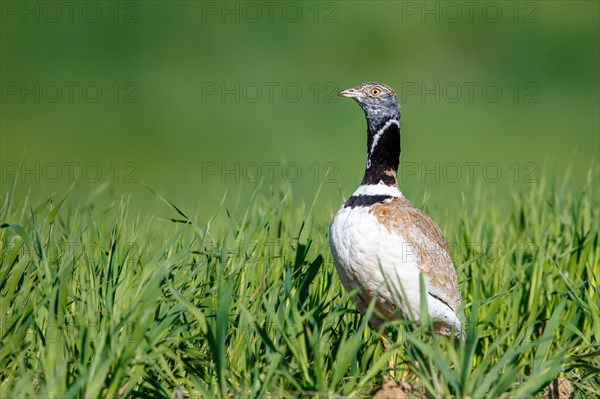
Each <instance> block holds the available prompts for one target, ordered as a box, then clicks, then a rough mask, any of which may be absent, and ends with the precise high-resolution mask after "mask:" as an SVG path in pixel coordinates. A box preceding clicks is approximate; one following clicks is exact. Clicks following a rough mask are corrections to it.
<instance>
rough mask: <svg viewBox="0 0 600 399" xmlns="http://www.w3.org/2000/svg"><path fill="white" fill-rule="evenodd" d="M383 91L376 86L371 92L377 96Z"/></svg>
mask: <svg viewBox="0 0 600 399" xmlns="http://www.w3.org/2000/svg"><path fill="white" fill-rule="evenodd" d="M380 93H381V90H379V89H377V88H375V89H372V90H371V94H372V95H374V96H375V97H377V96H378V95H379V94H380Z"/></svg>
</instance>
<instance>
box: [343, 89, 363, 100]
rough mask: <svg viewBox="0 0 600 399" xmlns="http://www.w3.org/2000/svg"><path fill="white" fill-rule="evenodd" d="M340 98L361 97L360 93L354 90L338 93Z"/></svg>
mask: <svg viewBox="0 0 600 399" xmlns="http://www.w3.org/2000/svg"><path fill="white" fill-rule="evenodd" d="M338 96H340V97H348V98H356V97H358V96H359V92H358V91H356V90H354V89H346V90H342V91H340V92H339V93H338Z"/></svg>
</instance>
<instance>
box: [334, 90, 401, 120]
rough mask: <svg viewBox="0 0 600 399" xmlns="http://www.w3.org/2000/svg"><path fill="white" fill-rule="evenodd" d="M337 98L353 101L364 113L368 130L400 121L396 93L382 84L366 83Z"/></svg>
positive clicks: (343, 92) (341, 93) (340, 93)
mask: <svg viewBox="0 0 600 399" xmlns="http://www.w3.org/2000/svg"><path fill="white" fill-rule="evenodd" d="M338 95H339V96H342V97H348V98H352V99H354V101H356V102H357V103H358V105H360V107H361V108H362V109H363V110H364V111H365V115H366V117H367V123H368V124H369V128H370V129H372V128H376V127H378V126H381V125H383V124H384V123H385V122H387V121H388V120H390V119H395V120H398V121H399V120H400V107H399V105H398V99H397V98H396V93H395V92H394V90H392V89H391V88H390V87H389V86H386V85H384V84H383V83H377V82H367V83H363V84H361V85H358V86H356V87H353V88H351V89H346V90H342V91H341V92H339V93H338Z"/></svg>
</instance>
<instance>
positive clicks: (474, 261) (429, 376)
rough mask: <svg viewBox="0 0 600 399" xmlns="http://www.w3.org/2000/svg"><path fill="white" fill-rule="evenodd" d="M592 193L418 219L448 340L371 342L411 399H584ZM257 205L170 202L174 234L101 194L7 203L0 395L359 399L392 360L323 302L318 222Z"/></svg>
mask: <svg viewBox="0 0 600 399" xmlns="http://www.w3.org/2000/svg"><path fill="white" fill-rule="evenodd" d="M598 178H599V173H598V166H597V165H594V166H592V167H591V168H590V170H589V176H588V178H587V182H588V183H587V184H586V185H585V186H584V188H583V189H581V188H578V187H576V185H575V184H574V183H572V181H571V180H570V179H569V178H565V179H564V180H562V181H556V179H550V178H542V179H541V181H540V183H539V184H536V185H535V187H533V188H532V189H531V190H530V191H528V192H526V193H517V192H515V193H512V194H513V196H512V199H511V200H510V201H509V203H507V204H504V205H499V204H498V203H496V202H495V201H494V197H493V196H492V195H490V194H489V193H486V191H485V190H484V189H483V188H481V189H477V190H475V189H474V190H473V191H472V192H469V193H465V201H464V202H465V205H464V206H463V207H462V208H460V209H446V210H444V209H443V208H441V206H442V205H441V204H437V203H436V202H437V201H436V200H435V199H434V198H431V199H430V200H429V201H428V205H431V206H433V207H434V208H430V207H427V211H428V212H429V213H431V214H432V215H433V216H434V218H435V219H436V220H438V221H439V223H440V225H441V227H442V230H443V231H444V232H445V234H446V237H447V239H448V241H449V242H450V246H451V248H452V252H453V258H454V261H455V264H456V266H457V272H458V276H459V281H460V289H461V292H462V295H463V298H464V300H463V305H464V309H463V312H464V324H465V339H464V340H463V341H461V342H459V343H458V344H456V345H454V344H453V343H451V342H447V341H444V340H440V339H435V338H434V337H431V336H429V335H428V334H427V333H426V332H424V329H423V328H420V327H419V326H414V325H410V324H409V323H407V322H402V321H398V322H394V323H391V324H390V325H389V326H388V328H389V331H390V333H391V336H392V337H394V340H395V344H394V345H393V348H394V350H393V352H394V353H397V355H398V356H397V357H396V366H397V368H398V370H400V368H402V367H403V359H406V360H407V361H408V363H409V364H410V367H411V369H412V372H413V375H414V376H415V382H414V383H415V384H416V385H417V387H418V389H419V390H420V391H421V392H422V391H426V392H428V393H429V394H430V395H432V396H434V397H447V396H454V397H464V396H471V397H477V398H497V397H534V396H536V395H539V394H540V393H541V391H542V389H543V387H544V386H545V385H547V384H548V383H549V382H550V381H551V380H552V379H554V378H556V377H557V376H564V377H566V378H568V379H569V380H570V381H571V382H572V384H573V385H574V386H575V397H576V398H586V397H590V398H591V397H597V396H598V395H600V378H599V377H598V375H599V374H598V372H599V371H600V360H599V359H600V356H599V351H600V345H599V343H598V337H600V305H599V303H600V290H599V288H600V287H599V286H598V285H599V283H600V273H599V270H600V265H599V259H600V249H599V242H598V234H599V230H600V228H599V227H600V226H599V220H598V218H599V214H598V210H599V208H600V207H599V205H600V204H599V201H598V185H597V182H598ZM100 190H102V189H100ZM74 191H76V189H74ZM265 191H268V190H266V189H265V190H257V193H256V195H254V196H253V198H252V200H251V201H250V202H249V203H246V204H244V203H243V202H242V201H240V205H239V206H237V207H235V208H229V209H225V208H223V207H222V208H220V209H215V217H214V218H213V219H211V220H210V221H208V222H206V221H204V222H199V221H196V220H194V219H195V218H194V217H191V218H189V217H188V216H187V213H186V212H185V210H178V209H176V208H175V207H174V206H172V205H170V203H168V201H166V208H165V212H164V213H165V214H168V215H169V217H172V219H173V220H170V219H169V218H166V219H161V218H145V217H142V216H140V215H139V211H138V210H136V209H135V208H133V207H132V206H130V205H129V204H128V203H127V201H126V200H123V199H115V200H114V202H112V203H110V204H109V205H108V206H105V207H99V206H98V205H95V204H96V200H95V199H96V198H97V196H98V195H100V194H101V193H100V194H99V193H89V194H86V195H83V194H78V195H79V196H78V197H77V198H78V199H77V200H75V199H74V196H75V194H74V193H71V194H69V193H61V194H58V195H56V196H54V197H52V198H50V199H48V200H47V201H43V202H35V201H34V200H30V199H28V198H24V199H23V198H22V199H19V200H18V201H17V199H16V196H14V198H13V194H14V193H15V186H14V185H13V187H12V189H10V190H9V192H8V193H6V194H5V198H3V200H4V203H3V207H2V209H1V213H0V223H2V228H1V229H0V241H1V244H2V248H1V249H2V251H1V255H0V275H1V280H0V281H1V283H0V292H1V298H0V310H1V313H0V320H1V342H2V344H1V346H0V381H1V383H0V384H1V385H0V388H1V392H0V393H1V395H0V396H2V397H52V398H58V397H69V398H71V397H86V398H96V397H157V398H171V397H174V395H175V396H177V395H185V396H188V395H189V397H206V398H209V397H210V398H212V397H220V398H227V397H230V396H233V397H243V398H246V397H248V398H255V397H272V398H275V397H297V396H302V397H304V396H318V397H337V395H343V396H356V397H361V396H363V397H364V396H368V395H369V393H370V391H371V390H372V389H373V388H374V387H376V386H377V385H380V384H381V383H382V381H383V377H384V375H385V373H386V371H387V370H386V367H387V365H386V363H387V360H388V358H389V356H390V355H391V353H392V352H387V353H384V351H383V348H382V345H381V343H380V337H381V335H380V333H379V332H377V331H373V330H372V329H370V327H368V325H367V323H366V318H364V317H362V316H361V315H359V314H358V313H357V312H356V310H355V307H354V306H353V304H352V303H351V301H350V295H349V294H347V293H345V292H344V290H343V289H342V287H341V284H340V282H339V280H338V277H337V275H336V273H335V270H334V267H333V264H332V261H331V255H330V252H329V247H328V225H329V218H330V216H331V212H330V210H329V209H328V210H326V211H324V212H323V211H317V210H316V209H314V207H311V206H304V205H302V204H300V203H299V201H295V200H294V198H293V197H292V194H291V190H289V187H284V188H282V189H281V190H273V191H271V192H265ZM466 198H468V200H467V199H466ZM170 200H172V199H170ZM341 201H342V199H341V198H340V202H341ZM174 202H177V201H174ZM416 202H417V203H418V201H416ZM331 206H332V208H331V210H333V209H334V207H335V206H337V204H332V205H331ZM436 206H437V208H435V207H436ZM407 342H409V343H410V345H408V346H407V345H406V343H407Z"/></svg>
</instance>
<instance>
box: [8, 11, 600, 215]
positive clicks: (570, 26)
mask: <svg viewBox="0 0 600 399" xmlns="http://www.w3.org/2000/svg"><path fill="white" fill-rule="evenodd" d="M68 4H72V5H66V4H65V3H61V2H51V3H47V2H35V1H30V2H11V1H3V2H2V3H1V7H2V21H1V22H2V24H1V40H0V42H1V43H0V44H1V56H0V80H1V82H2V99H1V107H2V108H1V111H0V113H1V115H0V118H1V120H0V128H1V137H0V140H1V141H0V144H1V145H0V155H1V158H2V180H1V182H0V183H1V190H0V191H2V194H3V195H4V194H5V193H6V191H7V190H8V188H9V186H10V184H11V181H12V176H13V175H14V174H15V173H17V172H15V171H16V166H17V165H18V164H19V163H20V162H22V169H21V171H20V175H19V178H18V185H17V193H16V195H17V197H18V198H24V196H25V195H30V197H31V198H33V199H34V201H42V200H44V199H46V198H48V197H49V196H50V195H51V194H53V193H58V194H60V195H62V193H63V192H65V191H66V190H67V189H68V187H69V186H70V185H71V182H72V180H76V181H77V184H76V187H77V189H78V190H79V191H81V190H83V192H86V191H87V192H89V189H90V188H91V189H92V190H93V189H95V188H97V187H100V186H101V184H102V183H106V182H110V183H111V185H110V187H111V188H110V190H109V192H108V195H107V194H103V197H102V198H104V199H108V200H110V199H111V197H112V198H118V197H120V196H122V195H125V196H130V198H131V203H132V204H133V205H134V206H135V207H136V208H137V209H139V210H140V212H142V213H144V214H146V213H148V214H149V213H154V212H158V213H164V214H169V215H170V216H172V215H171V212H170V211H168V210H166V209H165V208H164V205H162V204H161V203H160V201H158V200H157V198H156V196H154V195H153V194H151V193H150V192H149V191H148V190H147V189H146V188H145V187H144V186H143V185H142V183H141V181H143V182H145V183H146V184H147V185H149V186H150V187H152V189H154V190H155V191H157V192H158V193H160V194H161V195H163V196H164V197H166V198H167V199H169V200H170V201H172V202H174V203H176V204H177V205H178V206H180V207H181V208H182V209H183V210H184V211H186V212H187V213H189V214H190V215H191V216H192V215H195V214H197V215H200V216H201V217H205V216H207V215H209V214H211V213H212V212H213V211H214V210H215V209H216V208H217V207H218V205H219V203H220V201H221V199H222V198H223V196H224V194H225V192H227V193H228V194H227V198H226V200H225V202H226V204H227V203H231V204H233V203H234V202H235V201H239V202H241V203H243V202H244V201H245V200H246V199H247V198H248V196H249V195H250V194H251V192H252V191H253V190H254V188H255V187H256V186H257V181H259V180H262V182H263V183H262V185H261V186H260V191H261V192H264V193H269V192H271V191H270V190H271V189H270V187H273V188H274V189H275V190H279V189H283V190H284V191H287V190H291V191H293V193H294V198H295V199H298V200H299V201H305V202H310V201H312V198H313V197H314V195H315V193H316V192H317V189H318V187H319V186H321V185H322V192H321V195H320V196H319V204H320V206H321V209H323V212H324V213H330V212H332V211H333V210H334V209H335V208H337V206H338V205H339V204H340V203H341V201H342V198H343V197H345V196H346V195H348V194H349V193H351V192H352V191H353V190H354V189H355V188H356V186H357V185H358V184H359V182H360V180H361V178H362V173H363V171H364V163H365V152H366V149H365V143H366V135H365V122H364V116H363V114H362V111H361V110H360V109H359V108H358V107H357V106H356V105H355V104H354V103H353V102H352V101H350V100H347V99H341V98H338V97H335V96H334V95H333V94H334V93H335V92H337V91H338V90H340V89H343V88H346V87H350V86H354V85H356V84H359V83H361V82H364V81H369V80H374V81H381V82H384V83H387V84H388V85H390V86H392V87H394V88H395V89H396V91H397V92H398V95H399V98H400V101H401V105H402V122H401V123H402V149H403V152H402V157H401V161H402V166H401V168H402V170H401V172H400V188H401V190H402V191H403V192H404V193H405V194H406V195H407V196H408V197H409V198H411V199H412V200H413V202H415V203H416V204H417V205H423V202H424V199H425V198H426V195H429V197H428V198H429V202H428V204H429V203H431V204H436V205H435V206H437V207H441V208H442V209H444V208H446V209H451V207H452V204H454V203H456V201H461V197H462V196H463V195H465V196H466V197H467V198H468V197H469V192H470V191H471V190H473V189H474V187H475V186H477V185H481V186H483V187H484V189H486V190H490V192H491V193H493V195H494V196H495V197H494V198H502V197H503V195H505V194H506V193H509V192H510V191H509V190H510V188H511V187H516V189H517V190H519V189H521V188H523V187H530V186H531V185H532V184H536V182H537V181H539V180H540V179H541V178H543V177H544V176H545V174H548V173H555V174H557V175H558V176H561V175H563V174H564V173H566V171H567V169H568V168H570V169H571V170H572V174H573V176H574V178H575V179H576V181H578V182H580V183H583V182H584V179H585V174H586V171H587V170H588V168H589V166H590V165H591V164H592V162H597V161H598V158H599V148H600V142H599V132H600V127H599V81H598V80H599V48H600V43H599V27H598V23H599V22H598V21H599V5H598V4H599V3H598V2H591V1H583V2H573V1H543V2H519V3H517V2H511V1H508V2H491V3H488V2H470V3H469V2H466V3H465V2H451V3H445V2H420V1H419V2H388V1H382V2H377V1H374V2H370V1H348V2H327V1H326V2H318V3H317V2H311V1H309V2H251V3H245V2H235V1H234V2H210V1H209V2H200V1H175V2H168V1H135V2H112V1H111V2H109V1H98V2H73V3H68ZM328 170H329V172H328ZM100 200H101V199H99V201H100ZM298 204H300V202H299V203H298Z"/></svg>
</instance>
